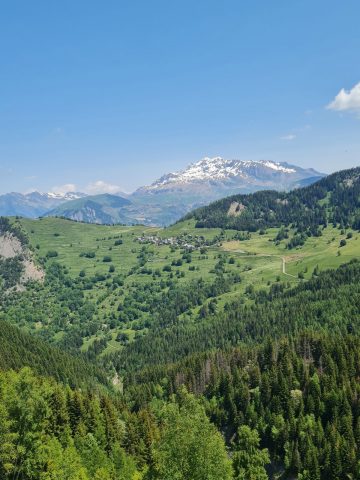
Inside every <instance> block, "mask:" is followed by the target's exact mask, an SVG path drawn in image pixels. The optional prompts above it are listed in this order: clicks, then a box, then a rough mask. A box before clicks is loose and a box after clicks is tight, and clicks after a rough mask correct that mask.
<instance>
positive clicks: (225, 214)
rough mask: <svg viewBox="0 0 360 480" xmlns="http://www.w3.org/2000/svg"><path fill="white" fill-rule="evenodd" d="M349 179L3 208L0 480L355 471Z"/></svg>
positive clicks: (359, 239) (357, 437)
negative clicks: (168, 202)
mask: <svg viewBox="0 0 360 480" xmlns="http://www.w3.org/2000/svg"><path fill="white" fill-rule="evenodd" d="M359 185H360V172H359V169H352V170H347V171H342V172H339V173H338V174H334V175H330V176H329V177H326V178H325V179H322V180H320V181H319V182H318V183H316V184H314V185H311V186H310V187H305V188H303V189H299V190H295V191H292V192H289V193H284V194H282V193H281V194H280V193H278V192H258V193H256V194H253V195H246V196H236V197H230V198H227V199H224V200H222V201H220V202H216V203H214V204H212V205H210V206H209V207H205V208H204V209H200V210H197V211H195V212H194V213H193V214H192V215H189V216H188V217H186V218H185V219H183V220H182V221H181V222H178V223H177V224H175V225H173V226H171V227H168V228H166V229H156V228H152V227H143V226H134V227H125V226H122V225H116V226H99V225H87V224H82V223H78V222H73V221H69V220H65V219H62V218H46V219H45V218H44V219H38V220H26V219H22V218H1V219H0V240H1V241H3V245H5V246H6V248H5V247H4V248H3V250H2V256H0V478H3V479H9V480H10V479H11V480H35V479H41V480H93V479H96V480H136V479H137V480H140V479H143V480H219V479H222V480H240V479H241V480H267V479H269V480H270V479H272V480H275V479H278V480H292V479H298V480H328V479H330V480H337V479H354V480H355V479H360V382H359V378H360V336H359V334H360V232H359V227H360V224H359V219H360V209H359V206H360V197H359ZM234 202H236V203H237V205H238V207H236V208H237V211H236V215H234V214H233V213H229V208H230V206H231V205H232V204H233V203H234ZM14 245H15V247H16V248H15V247H14ZM10 247H11V248H10ZM30 260H31V262H33V263H34V265H36V268H37V269H38V270H39V272H40V273H41V275H38V278H35V277H34V278H32V277H29V276H26V275H27V274H26V272H27V271H29V264H30ZM30 267H31V268H33V267H32V264H31V265H30ZM30 270H31V269H30Z"/></svg>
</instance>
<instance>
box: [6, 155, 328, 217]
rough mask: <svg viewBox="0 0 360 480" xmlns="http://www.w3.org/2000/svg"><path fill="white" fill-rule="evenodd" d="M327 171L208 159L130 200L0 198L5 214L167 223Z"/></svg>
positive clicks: (80, 195) (164, 178) (16, 195)
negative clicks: (224, 201) (219, 202)
mask: <svg viewBox="0 0 360 480" xmlns="http://www.w3.org/2000/svg"><path fill="white" fill-rule="evenodd" d="M324 176H325V175H324V174H322V173H320V172H317V171H316V170H314V169H312V168H310V169H303V168H300V167H297V166H295V165H290V164H288V163H279V162H273V161H269V160H259V161H243V160H226V159H224V158H221V157H215V158H207V157H206V158H204V159H202V160H200V161H199V162H196V163H194V164H191V165H189V166H188V167H187V168H186V169H184V170H181V171H179V172H175V173H168V174H166V175H164V176H162V177H161V178H159V179H158V180H156V181H155V182H154V183H152V184H151V185H149V186H144V187H141V188H139V189H138V190H136V191H135V192H134V193H132V194H131V195H128V196H127V198H124V197H123V194H121V193H119V194H118V195H110V194H102V195H92V196H87V195H86V194H84V193H79V192H72V193H67V194H65V195H61V194H54V193H39V192H33V193H29V194H26V195H23V194H20V193H8V194H5V195H1V196H0V215H6V216H10V215H18V216H24V217H30V218H36V217H39V216H64V217H67V218H70V219H73V220H78V221H84V222H90V223H102V224H112V223H125V224H133V223H142V224H145V225H168V224H170V223H172V222H174V221H176V220H178V219H179V218H180V217H182V216H183V215H185V214H186V213H187V212H189V211H190V210H192V209H194V208H197V207H200V206H203V205H206V204H208V203H209V202H212V201H214V200H217V199H220V198H222V197H225V196H229V195H233V194H236V193H252V192H256V191H258V190H290V189H293V188H297V187H303V186H306V185H310V184H311V183H314V182H316V181H317V180H319V179H320V178H322V177H324Z"/></svg>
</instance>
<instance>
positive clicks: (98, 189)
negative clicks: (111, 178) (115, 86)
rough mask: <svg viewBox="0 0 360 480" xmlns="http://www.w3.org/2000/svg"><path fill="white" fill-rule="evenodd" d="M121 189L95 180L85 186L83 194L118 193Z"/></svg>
mask: <svg viewBox="0 0 360 480" xmlns="http://www.w3.org/2000/svg"><path fill="white" fill-rule="evenodd" d="M120 190H121V188H120V187H119V185H113V184H111V183H107V182H104V181H103V180H97V181H96V182H91V183H89V184H88V185H87V187H86V189H85V192H86V193H90V194H92V195H95V194H99V193H118V192H120Z"/></svg>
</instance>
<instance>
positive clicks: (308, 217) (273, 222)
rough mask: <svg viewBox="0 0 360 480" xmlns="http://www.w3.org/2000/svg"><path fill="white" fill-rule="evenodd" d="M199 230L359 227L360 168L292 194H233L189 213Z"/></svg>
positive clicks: (336, 175) (297, 190)
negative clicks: (207, 228)
mask: <svg viewBox="0 0 360 480" xmlns="http://www.w3.org/2000/svg"><path fill="white" fill-rule="evenodd" d="M186 218H194V219H195V220H196V222H197V223H196V225H197V227H221V228H233V229H236V230H249V231H255V230H258V229H261V228H267V227H280V226H281V225H283V226H289V225H290V224H293V225H295V226H296V227H297V228H298V229H299V230H301V231H304V229H305V230H306V229H309V230H312V232H313V233H314V232H315V231H317V229H318V227H319V226H321V225H326V224H327V222H333V223H335V224H336V223H338V224H341V225H344V226H347V225H349V226H351V227H352V228H355V229H358V228H360V167H357V168H353V169H350V170H342V171H340V172H337V173H334V174H332V175H329V176H328V177H326V178H323V179H321V180H319V181H318V182H317V183H315V184H313V185H310V186H308V187H304V188H300V189H296V190H293V191H291V192H288V193H285V192H276V191H263V192H256V193H254V194H251V195H233V196H230V197H227V198H224V199H222V200H219V201H217V202H214V203H212V204H211V205H209V206H207V207H203V208H199V209H198V210H196V211H194V212H192V213H190V214H189V215H188V216H187V217H186Z"/></svg>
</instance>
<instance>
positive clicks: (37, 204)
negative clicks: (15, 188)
mask: <svg viewBox="0 0 360 480" xmlns="http://www.w3.org/2000/svg"><path fill="white" fill-rule="evenodd" d="M84 196H85V194H84V193H79V192H69V193H66V194H57V193H40V192H31V193H27V194H22V193H15V192H12V193H6V194H5V195H0V215H2V216H20V217H27V218H37V217H40V216H41V215H44V213H46V212H47V211H48V210H50V209H53V208H55V207H57V206H58V205H61V204H62V203H64V202H68V201H69V200H74V199H78V198H82V197H84Z"/></svg>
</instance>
